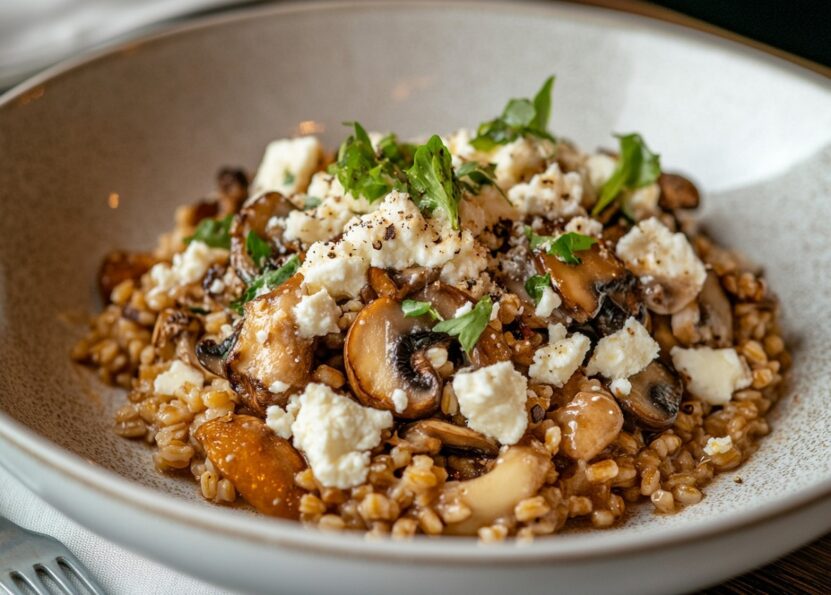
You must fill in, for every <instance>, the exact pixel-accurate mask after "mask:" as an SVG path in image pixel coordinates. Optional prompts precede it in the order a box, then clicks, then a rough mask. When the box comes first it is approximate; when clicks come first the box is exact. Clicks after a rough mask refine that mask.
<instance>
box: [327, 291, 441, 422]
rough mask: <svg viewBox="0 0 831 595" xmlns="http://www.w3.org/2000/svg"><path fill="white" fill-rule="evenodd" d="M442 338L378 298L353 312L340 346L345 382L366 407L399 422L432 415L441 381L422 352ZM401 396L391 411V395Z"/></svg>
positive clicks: (394, 304)
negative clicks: (400, 402)
mask: <svg viewBox="0 0 831 595" xmlns="http://www.w3.org/2000/svg"><path fill="white" fill-rule="evenodd" d="M445 340H446V337H445V336H443V335H440V334H437V333H432V332H430V325H429V321H427V320H422V319H420V318H407V317H405V316H404V313H403V312H402V311H401V304H399V303H398V302H396V301H395V300H391V299H389V298H383V297H382V298H378V299H377V300H375V301H374V302H372V303H371V304H369V305H368V306H366V307H365V308H364V309H363V310H361V311H360V312H359V313H358V316H357V318H355V321H354V322H353V323H352V326H351V327H350V328H349V332H348V333H347V335H346V342H345V343H344V346H343V360H344V365H345V367H346V374H347V376H348V377H349V384H350V386H351V387H352V390H353V391H355V395H356V396H357V397H358V399H359V400H360V401H361V402H362V403H363V404H364V405H367V406H369V407H375V408H376V409H386V410H388V411H392V412H394V413H395V415H396V416H398V417H401V418H404V419H416V418H419V417H425V416H427V415H430V414H431V413H433V412H434V411H435V410H436V408H437V407H438V404H439V399H440V398H441V390H442V386H443V382H442V379H441V376H440V375H439V373H438V372H436V370H435V369H433V366H432V365H430V361H429V360H428V359H427V355H426V352H427V349H429V348H430V347H432V346H433V345H436V344H438V343H441V342H442V341H445ZM397 390H401V391H404V393H405V394H406V395H407V406H406V407H405V408H404V410H403V411H401V412H396V411H395V404H394V403H393V394H394V393H395V391H397Z"/></svg>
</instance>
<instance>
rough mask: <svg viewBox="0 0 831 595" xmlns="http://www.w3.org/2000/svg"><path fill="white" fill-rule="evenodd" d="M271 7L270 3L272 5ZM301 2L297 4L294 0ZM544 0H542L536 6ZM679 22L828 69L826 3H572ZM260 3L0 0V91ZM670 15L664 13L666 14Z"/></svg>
mask: <svg viewBox="0 0 831 595" xmlns="http://www.w3.org/2000/svg"><path fill="white" fill-rule="evenodd" d="M272 1H273V0H272ZM301 1H302V0H301ZM543 1H544V0H543ZM576 1H578V2H582V3H585V4H597V5H602V6H608V7H611V8H621V9H625V10H628V11H630V12H641V13H645V14H648V15H649V14H656V10H657V11H659V14H660V15H661V16H662V17H663V18H669V19H670V20H676V21H677V22H681V23H686V24H691V23H690V22H689V21H688V20H687V19H685V17H691V18H694V19H697V20H699V21H701V22H703V23H705V24H708V25H710V26H715V27H719V28H721V29H724V30H726V31H729V32H732V33H734V34H738V35H741V36H744V37H747V38H750V39H752V40H754V41H756V42H758V43H762V44H765V45H768V46H771V47H773V48H777V49H778V50H780V51H783V52H787V53H788V54H791V55H792V56H794V57H797V58H803V59H805V60H810V61H813V62H815V63H819V64H821V65H824V66H826V67H831V0H788V1H784V0H656V1H653V2H642V1H638V0H576ZM267 3H268V2H266V1H264V0H0V89H3V88H8V87H10V86H12V85H14V84H15V83H17V82H19V81H21V80H23V79H24V78H26V77H27V76H29V75H31V74H33V73H35V72H37V71H39V70H41V69H43V68H45V67H47V66H49V65H50V64H54V63H55V62H58V61H60V60H62V59H65V58H67V57H70V56H73V55H76V54H78V53H82V52H85V51H88V50H91V49H95V48H97V47H100V46H102V45H106V44H108V43H112V42H114V41H121V40H124V39H129V38H130V37H134V36H137V35H141V34H143V33H146V32H148V31H152V30H154V29H158V28H160V27H164V26H166V25H168V24H170V23H171V22H175V21H180V20H183V19H188V18H192V17H194V16H198V15H203V14H210V13H215V12H219V11H224V10H230V9H234V8H238V7H240V6H242V5H255V4H267ZM670 11H671V12H670Z"/></svg>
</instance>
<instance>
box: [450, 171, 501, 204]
mask: <svg viewBox="0 0 831 595" xmlns="http://www.w3.org/2000/svg"><path fill="white" fill-rule="evenodd" d="M464 178H467V180H465V179H464ZM456 179H457V180H458V181H459V184H460V186H461V188H462V189H464V190H467V191H468V192H470V193H471V194H479V191H480V190H481V189H482V186H493V187H494V188H496V190H497V192H499V194H500V195H502V198H504V199H505V200H508V196H507V195H506V194H505V191H504V190H502V188H500V187H499V184H497V183H496V165H495V164H493V163H488V164H487V165H482V164H481V163H476V162H475V161H466V162H464V163H463V164H462V165H461V166H459V168H457V169H456ZM509 202H510V201H509Z"/></svg>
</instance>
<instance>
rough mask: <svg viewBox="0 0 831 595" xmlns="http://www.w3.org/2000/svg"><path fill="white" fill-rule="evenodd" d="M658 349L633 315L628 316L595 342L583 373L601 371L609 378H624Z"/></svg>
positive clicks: (656, 353) (653, 355)
mask: <svg viewBox="0 0 831 595" xmlns="http://www.w3.org/2000/svg"><path fill="white" fill-rule="evenodd" d="M660 349H661V348H660V346H659V345H658V343H657V342H656V341H655V339H653V338H652V337H651V336H650V335H649V331H648V330H646V329H645V328H644V326H643V325H642V324H641V323H640V322H638V321H637V320H635V319H634V318H629V319H628V320H627V321H626V324H624V325H623V328H622V329H620V330H619V331H617V332H616V333H612V334H611V335H608V336H606V337H603V338H602V339H600V341H598V342H597V346H596V347H595V348H594V353H593V354H592V358H591V359H590V360H589V364H588V366H586V376H595V375H596V374H602V375H603V376H605V377H606V378H611V379H616V378H628V377H629V376H632V375H634V374H637V373H638V372H640V371H641V370H643V369H644V368H645V367H646V366H648V365H649V362H651V361H652V360H654V359H655V358H656V357H658V352H659V351H660Z"/></svg>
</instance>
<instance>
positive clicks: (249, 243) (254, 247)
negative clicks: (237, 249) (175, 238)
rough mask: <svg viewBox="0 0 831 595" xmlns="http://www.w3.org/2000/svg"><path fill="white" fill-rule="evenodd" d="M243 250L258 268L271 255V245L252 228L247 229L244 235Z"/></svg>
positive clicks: (261, 266)
mask: <svg viewBox="0 0 831 595" xmlns="http://www.w3.org/2000/svg"><path fill="white" fill-rule="evenodd" d="M245 251H246V252H248V254H249V256H251V259H252V260H253V261H254V264H255V265H257V268H258V269H261V268H263V265H265V263H266V262H268V257H269V256H271V246H270V245H269V243H268V242H267V241H265V240H264V239H262V238H261V237H260V236H258V235H257V232H256V231H254V230H251V231H249V232H248V235H247V236H246V237H245Z"/></svg>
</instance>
